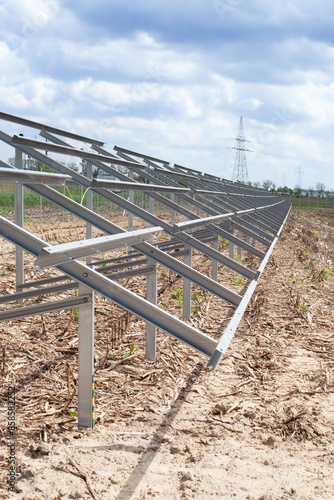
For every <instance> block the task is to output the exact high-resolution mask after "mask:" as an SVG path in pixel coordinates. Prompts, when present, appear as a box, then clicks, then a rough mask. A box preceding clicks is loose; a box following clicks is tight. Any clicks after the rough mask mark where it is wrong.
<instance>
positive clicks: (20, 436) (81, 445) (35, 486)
mask: <svg viewBox="0 0 334 500" xmlns="http://www.w3.org/2000/svg"><path fill="white" fill-rule="evenodd" d="M53 215H54V214H53V213H52V212H50V213H48V214H46V213H45V214H43V217H47V220H48V223H46V222H45V223H43V224H42V225H41V224H39V222H37V221H36V218H34V216H35V214H33V213H29V212H28V213H26V219H25V220H26V228H27V229H29V230H31V231H32V232H33V233H34V234H36V235H38V236H40V237H41V238H43V239H44V240H47V241H49V242H51V243H53V242H54V243H60V242H65V241H70V240H74V239H78V238H80V237H82V235H83V233H84V226H83V225H82V224H81V223H78V222H77V221H74V220H72V219H71V220H67V221H65V222H62V221H60V222H59V220H56V218H53ZM10 216H11V214H9V217H10ZM113 221H114V222H115V218H113ZM116 222H118V223H119V224H120V225H122V226H123V227H126V223H125V218H124V217H122V216H118V217H117V219H116ZM95 234H96V235H97V234H99V233H98V232H96V233H95ZM0 255H1V261H0V295H5V294H8V293H13V292H14V291H15V282H14V271H15V250H14V247H13V246H12V245H11V244H9V243H8V242H6V241H5V240H3V239H0ZM247 258H248V257H247V255H246V256H244V259H247ZM333 260H334V212H333V211H332V210H329V209H328V210H314V212H313V213H312V212H310V211H302V210H293V211H292V212H291V214H290V216H289V219H288V221H287V223H286V226H285V229H284V231H283V232H282V235H281V237H280V239H279V241H278V243H277V245H276V247H275V249H274V252H273V255H272V257H271V258H270V260H269V262H268V265H267V267H266V269H265V271H264V273H263V275H262V277H261V279H260V282H259V284H258V287H257V288H256V291H255V294H254V296H253V299H252V301H251V303H250V305H249V307H248V309H247V311H246V314H245V316H244V318H243V320H242V322H241V324H240V326H239V328H238V330H237V332H236V335H235V337H234V339H233V341H232V343H231V346H230V348H229V350H228V352H227V353H226V355H225V356H224V358H223V360H222V362H221V364H220V366H219V368H218V369H217V371H216V372H211V371H210V370H208V369H207V368H206V362H207V360H206V359H205V358H204V357H203V356H201V355H199V354H197V353H196V352H194V351H192V350H191V349H190V348H189V347H187V346H184V345H182V344H181V343H180V342H178V341H176V340H174V339H172V338H170V337H168V336H166V335H165V334H163V333H162V332H159V334H158V353H157V361H156V362H149V361H146V360H145V356H144V344H145V324H144V322H143V321H141V320H140V319H137V318H135V317H134V316H129V315H127V314H126V312H125V311H124V310H122V309H121V308H120V307H118V306H116V305H115V304H112V303H110V302H108V301H106V299H104V298H103V297H99V296H96V302H95V308H96V309H95V310H96V314H95V322H96V323H95V345H96V350H95V373H96V400H95V403H96V428H95V430H94V431H91V430H78V429H77V419H76V417H75V416H73V415H71V414H70V413H69V412H71V413H75V412H77V345H78V339H77V335H78V323H77V314H76V311H75V310H74V311H60V312H58V313H54V314H48V315H45V316H43V317H40V316H39V317H30V318H24V319H20V320H15V321H9V322H7V323H1V324H0V339H1V355H2V360H1V363H0V380H1V408H0V410H1V411H0V432H1V442H0V471H1V475H0V498H11V497H13V498H18V499H31V500H32V499H34V500H35V499H54V500H55V499H63V498H64V499H67V498H84V499H86V498H87V499H88V498H91V497H93V498H98V499H119V500H125V499H133V500H141V499H149V498H151V497H156V498H162V499H173V500H174V499H175V500H177V499H192V498H194V499H201V500H202V499H207V498H218V499H224V500H225V499H248V500H260V499H262V500H278V499H282V500H283V499H290V498H291V499H296V500H297V499H298V500H302V499H303V500H305V499H307V500H313V499H322V500H323V499H333V498H334V477H333V463H334V446H333V429H334V406H333V403H334V397H333V386H334V384H333V380H334V378H333V377H334V374H333V370H334V349H333V339H334V328H333V324H334V309H333V303H334V280H333V275H334V264H333ZM33 261H34V259H33V258H32V257H31V256H29V255H26V256H25V279H26V280H32V279H39V278H41V277H47V276H50V275H56V274H57V271H47V272H40V271H38V270H37V269H36V268H35V267H34V265H33ZM251 264H252V263H251V262H247V265H249V266H251ZM210 266H211V263H210V261H209V260H206V259H203V257H202V256H200V255H199V254H196V253H195V255H194V267H196V268H197V269H199V270H201V271H202V272H204V273H206V274H208V275H210ZM160 271H161V272H160V277H159V304H160V306H161V307H163V308H165V309H166V310H169V311H170V312H172V313H173V314H175V315H178V316H179V317H181V312H182V311H181V307H180V300H178V299H177V297H178V290H181V289H182V280H181V278H180V277H179V276H177V275H175V274H174V273H171V272H169V271H167V270H164V269H160ZM219 273H220V274H219V281H220V282H223V283H224V282H226V283H228V282H229V286H230V287H231V283H233V285H232V287H233V289H235V290H236V291H238V292H239V293H241V292H242V289H243V283H241V282H240V281H239V280H237V279H236V278H235V276H233V273H232V275H231V274H228V273H227V274H226V272H225V271H224V269H220V271H219ZM233 280H234V281H233ZM145 281H146V280H145V278H144V277H136V278H131V279H129V280H126V281H125V280H123V281H122V282H121V284H123V285H124V286H126V287H127V288H129V289H131V290H133V291H134V292H136V293H138V294H140V295H141V296H145V293H146V283H145ZM69 293H70V292H65V293H64V294H63V295H62V297H68V296H69ZM173 296H174V297H173ZM38 300H41V299H38ZM45 300H52V296H51V297H49V296H48V297H45ZM29 303H31V304H33V303H36V300H35V299H31V301H30V302H29ZM24 305H26V303H25V304H21V305H20V304H17V307H19V306H21V307H22V306H24ZM0 307H1V310H4V309H6V308H8V306H7V305H5V304H4V305H1V306H0ZM11 307H13V305H11ZM229 313H230V310H229V307H228V306H227V305H224V303H223V302H222V301H220V300H218V299H215V298H213V297H211V295H210V294H208V293H206V292H203V291H202V290H199V289H198V288H196V287H194V289H193V315H192V318H191V320H190V322H191V323H192V324H193V325H194V326H196V327H197V328H199V329H201V330H202V331H205V332H206V333H208V334H210V335H213V336H219V335H221V333H222V332H223V330H224V327H225V325H226V316H228V315H229ZM131 353H132V354H131ZM129 354H131V355H129ZM125 355H129V356H126V357H124V356H125ZM13 385H15V388H16V425H17V427H18V429H17V433H16V460H17V461H16V470H17V483H16V484H17V493H10V492H8V491H7V490H8V484H7V477H8V470H9V465H8V463H7V459H8V454H9V452H8V444H9V443H10V442H11V436H10V435H9V433H8V429H7V404H8V401H7V391H8V387H10V386H13Z"/></svg>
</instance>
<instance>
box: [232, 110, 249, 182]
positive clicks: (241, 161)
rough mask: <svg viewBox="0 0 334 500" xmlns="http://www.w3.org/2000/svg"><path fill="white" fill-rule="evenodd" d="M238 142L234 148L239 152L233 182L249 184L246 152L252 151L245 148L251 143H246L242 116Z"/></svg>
mask: <svg viewBox="0 0 334 500" xmlns="http://www.w3.org/2000/svg"><path fill="white" fill-rule="evenodd" d="M236 141H237V144H236V146H235V147H233V148H232V149H236V150H237V153H236V155H235V161H234V169H233V176H232V181H234V182H235V181H239V182H242V183H244V184H246V183H247V182H248V171H247V162H246V151H251V150H250V149H246V148H245V142H250V141H246V139H245V134H244V126H243V123H242V116H240V124H239V132H238V137H236Z"/></svg>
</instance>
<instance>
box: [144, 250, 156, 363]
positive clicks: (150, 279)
mask: <svg viewBox="0 0 334 500" xmlns="http://www.w3.org/2000/svg"><path fill="white" fill-rule="evenodd" d="M147 265H148V266H153V267H154V271H153V272H151V273H148V275H147V285H146V286H147V290H146V299H147V300H148V302H151V304H154V305H157V297H158V293H157V290H158V286H157V278H158V272H157V268H158V266H157V263H156V261H155V260H153V259H150V258H148V259H147ZM156 346H157V327H156V326H155V325H153V324H152V323H149V322H148V321H147V322H146V346H145V354H146V359H148V360H149V361H155V360H156V355H157V347H156Z"/></svg>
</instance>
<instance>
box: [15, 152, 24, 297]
mask: <svg viewBox="0 0 334 500" xmlns="http://www.w3.org/2000/svg"><path fill="white" fill-rule="evenodd" d="M15 166H16V168H19V169H20V170H22V168H23V155H22V152H21V151H19V150H18V149H15ZM23 222H24V216H23V185H22V184H21V183H15V224H17V225H18V226H20V227H23ZM23 258H24V252H23V250H22V248H20V247H18V246H17V247H16V256H15V259H16V291H18V288H17V287H18V285H22V284H23V283H24V261H23Z"/></svg>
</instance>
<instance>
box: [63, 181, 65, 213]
mask: <svg viewBox="0 0 334 500" xmlns="http://www.w3.org/2000/svg"><path fill="white" fill-rule="evenodd" d="M63 195H64V196H65V186H64V187H63ZM63 222H65V208H63Z"/></svg>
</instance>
